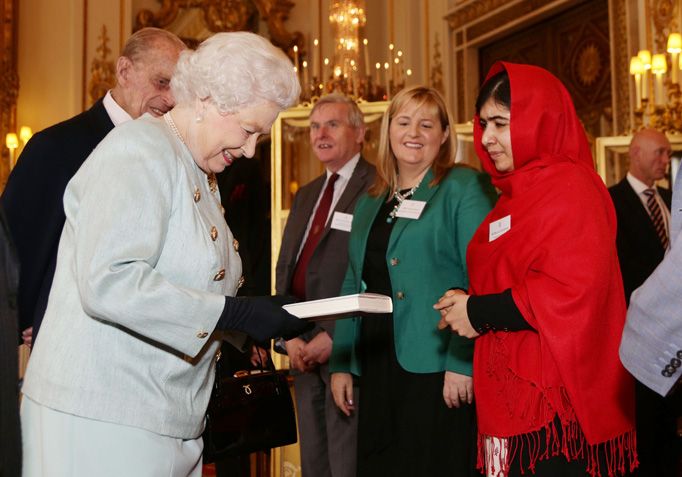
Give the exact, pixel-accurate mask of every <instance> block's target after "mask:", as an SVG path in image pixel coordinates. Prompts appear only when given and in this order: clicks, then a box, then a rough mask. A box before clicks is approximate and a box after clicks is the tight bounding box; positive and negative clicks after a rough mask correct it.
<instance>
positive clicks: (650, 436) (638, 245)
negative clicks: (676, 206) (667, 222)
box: [609, 179, 679, 477]
mask: <svg viewBox="0 0 682 477" xmlns="http://www.w3.org/2000/svg"><path fill="white" fill-rule="evenodd" d="M657 189H658V193H659V194H660V196H661V198H662V199H663V202H665V205H666V207H667V208H668V210H670V201H671V198H672V193H671V192H670V190H668V189H663V188H660V187H658V188H657ZM609 193H610V194H611V199H612V200H613V205H614V206H615V209H616V217H617V219H618V235H617V237H616V245H617V248H618V260H619V261H620V269H621V275H622V276H623V285H624V288H625V301H626V302H627V303H628V305H629V304H630V295H631V294H632V292H633V291H635V290H636V289H637V288H639V286H640V285H642V283H644V281H645V280H646V279H647V278H648V277H649V275H651V273H652V272H653V271H654V269H656V267H657V266H658V264H659V263H661V261H662V260H663V256H664V254H665V250H664V249H663V246H662V245H661V241H660V239H659V238H658V235H657V234H656V230H655V229H654V225H653V222H652V221H651V217H650V216H649V213H648V211H647V209H646V208H645V206H644V204H643V203H642V201H641V200H640V198H639V197H638V196H637V193H636V192H635V190H634V189H633V188H632V186H631V185H630V183H629V182H628V180H627V179H623V180H622V181H620V182H619V183H618V184H616V185H614V186H612V187H610V188H609ZM635 384H636V386H635V401H636V406H637V423H636V424H637V452H638V454H639V461H640V467H639V469H638V470H637V471H636V473H635V475H636V476H637V477H673V476H675V477H676V476H677V474H676V472H675V471H674V469H675V467H676V462H675V456H676V455H677V450H676V448H675V447H676V446H678V445H679V443H677V442H676V441H677V439H676V421H677V418H676V415H677V414H678V411H677V410H675V408H676V407H678V406H679V404H677V403H676V401H678V400H679V399H676V398H673V397H669V398H663V397H661V396H659V395H658V394H656V393H655V392H653V391H652V390H650V389H649V388H647V387H646V386H644V385H643V384H642V383H640V382H639V381H637V382H636V383H635Z"/></svg>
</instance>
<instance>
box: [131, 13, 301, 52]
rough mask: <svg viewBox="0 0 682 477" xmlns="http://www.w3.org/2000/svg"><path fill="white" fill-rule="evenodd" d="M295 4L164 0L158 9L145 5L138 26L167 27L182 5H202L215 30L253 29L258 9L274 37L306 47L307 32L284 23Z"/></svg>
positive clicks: (288, 44)
mask: <svg viewBox="0 0 682 477" xmlns="http://www.w3.org/2000/svg"><path fill="white" fill-rule="evenodd" d="M294 5H295V3H294V2H293V1H291V0H162V4H161V8H160V10H159V11H158V12H156V13H154V12H152V11H151V10H148V9H144V10H141V11H140V12H139V13H138V14H137V16H136V19H135V30H139V29H140V28H144V27H147V26H155V27H158V28H165V27H167V26H168V25H170V24H171V23H173V21H175V19H176V18H177V16H178V13H179V12H180V9H186V8H200V9H202V10H203V12H204V19H205V21H206V25H207V26H208V28H209V29H210V30H211V31H213V32H219V31H242V30H247V31H253V30H254V28H255V26H256V25H254V18H255V14H256V13H258V15H259V16H260V18H261V20H263V21H264V22H265V23H266V24H267V25H268V32H269V34H270V41H272V43H273V44H274V45H276V46H278V47H280V48H282V49H283V50H285V51H287V52H288V51H290V50H291V48H293V46H294V45H298V46H299V48H301V47H303V34H302V33H301V32H298V31H296V32H289V31H287V29H286V27H285V26H284V23H285V22H286V20H287V19H288V18H289V13H290V12H291V9H292V8H293V7H294Z"/></svg>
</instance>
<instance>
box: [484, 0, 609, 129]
mask: <svg viewBox="0 0 682 477" xmlns="http://www.w3.org/2000/svg"><path fill="white" fill-rule="evenodd" d="M608 32H609V12H608V2H607V0H592V1H589V2H586V3H584V4H582V5H580V6H578V7H574V8H572V9H570V10H568V11H566V12H563V13H561V14H559V15H556V16H554V17H552V18H549V19H547V20H545V21H543V22H542V23H540V24H538V25H535V26H531V27H528V28H526V29H524V30H521V31H519V32H517V33H514V34H512V35H509V36H505V37H504V38H502V39H500V40H498V41H495V42H493V43H490V44H488V45H486V46H484V47H482V48H481V49H480V50H479V66H480V71H479V75H480V77H481V78H482V77H484V75H485V73H486V72H487V71H488V69H489V68H490V66H492V64H493V63H494V62H495V61H497V60H507V61H512V62H519V63H530V64H535V65H538V66H542V67H544V68H547V69H548V70H550V71H551V72H552V73H554V74H555V75H556V76H557V77H558V78H559V79H560V80H561V81H562V82H563V83H564V84H565V85H566V87H567V88H568V90H569V92H570V93H571V96H572V97H573V102H574V103H575V107H576V110H577V112H578V114H579V116H580V118H581V119H582V121H583V123H584V125H585V128H586V129H587V131H588V132H589V133H590V134H591V135H592V136H594V137H596V136H603V135H610V134H611V131H602V130H601V128H602V126H601V124H603V122H602V121H601V120H602V119H603V118H604V117H606V118H607V119H608V122H609V123H610V122H611V109H612V104H611V97H612V95H611V65H610V46H609V33H608Z"/></svg>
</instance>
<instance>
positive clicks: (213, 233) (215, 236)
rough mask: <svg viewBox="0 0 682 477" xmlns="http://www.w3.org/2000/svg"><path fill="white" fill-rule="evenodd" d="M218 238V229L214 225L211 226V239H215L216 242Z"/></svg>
mask: <svg viewBox="0 0 682 477" xmlns="http://www.w3.org/2000/svg"><path fill="white" fill-rule="evenodd" d="M217 239H218V229H217V228H216V227H215V225H214V226H213V227H211V240H213V241H214V242H215V241H216V240H217Z"/></svg>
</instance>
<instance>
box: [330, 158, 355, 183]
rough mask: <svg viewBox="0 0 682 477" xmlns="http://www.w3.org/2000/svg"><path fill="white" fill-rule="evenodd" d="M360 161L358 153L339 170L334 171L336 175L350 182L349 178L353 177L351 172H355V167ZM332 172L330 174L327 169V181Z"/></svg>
mask: <svg viewBox="0 0 682 477" xmlns="http://www.w3.org/2000/svg"><path fill="white" fill-rule="evenodd" d="M359 161H360V153H359V152H358V153H357V154H356V155H354V156H353V157H352V158H351V160H350V161H348V162H346V163H345V164H344V165H343V167H342V168H341V169H339V170H338V171H336V173H337V174H338V175H339V176H341V178H343V179H345V180H347V181H348V180H350V178H351V176H352V175H353V171H354V170H355V166H357V165H358V162H359ZM332 174H333V172H331V171H330V170H329V169H327V179H329V176H331V175H332Z"/></svg>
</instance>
